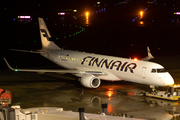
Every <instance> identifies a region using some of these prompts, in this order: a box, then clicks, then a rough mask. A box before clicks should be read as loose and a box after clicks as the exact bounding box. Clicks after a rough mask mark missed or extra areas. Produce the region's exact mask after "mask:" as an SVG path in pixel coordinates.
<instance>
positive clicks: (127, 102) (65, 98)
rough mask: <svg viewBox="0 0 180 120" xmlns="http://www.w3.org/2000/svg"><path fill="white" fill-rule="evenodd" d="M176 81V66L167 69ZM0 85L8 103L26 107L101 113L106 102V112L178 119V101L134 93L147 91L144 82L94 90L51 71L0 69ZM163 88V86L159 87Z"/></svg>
mask: <svg viewBox="0 0 180 120" xmlns="http://www.w3.org/2000/svg"><path fill="white" fill-rule="evenodd" d="M169 72H170V73H171V75H172V76H174V79H175V83H178V81H180V80H179V74H178V73H179V72H180V69H172V70H169ZM0 73H1V74H0V87H1V88H3V89H7V90H10V91H11V92H12V95H13V99H12V105H15V104H16V105H21V107H22V108H29V107H62V108H64V110H72V111H78V108H79V107H84V108H85V112H87V113H99V112H101V104H104V103H106V104H108V108H107V113H108V114H110V115H119V116H122V115H125V116H127V117H134V118H141V119H150V120H174V119H176V120H177V119H180V118H179V117H178V116H177V117H173V115H175V114H180V102H178V101H176V102H171V101H166V100H161V99H155V98H149V97H145V96H138V95H137V92H138V91H139V90H145V91H149V90H150V88H149V87H148V86H147V85H141V84H135V83H129V82H125V81H119V82H110V81H102V84H101V86H100V87H99V88H97V89H88V88H85V87H83V86H81V84H80V82H79V81H78V79H77V78H76V77H74V76H72V75H69V74H65V75H59V74H55V73H46V74H37V73H28V72H14V71H10V70H1V71H0ZM160 89H162V90H165V89H166V88H160Z"/></svg>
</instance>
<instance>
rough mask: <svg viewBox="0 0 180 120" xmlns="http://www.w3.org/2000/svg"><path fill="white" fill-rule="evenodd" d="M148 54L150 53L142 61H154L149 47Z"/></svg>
mask: <svg viewBox="0 0 180 120" xmlns="http://www.w3.org/2000/svg"><path fill="white" fill-rule="evenodd" d="M147 52H148V56H147V57H145V58H143V59H141V60H144V61H147V60H151V59H154V57H153V56H152V54H151V51H150V49H149V47H148V46H147Z"/></svg>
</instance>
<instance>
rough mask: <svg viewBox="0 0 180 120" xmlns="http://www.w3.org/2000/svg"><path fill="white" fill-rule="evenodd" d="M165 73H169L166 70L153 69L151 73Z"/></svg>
mask: <svg viewBox="0 0 180 120" xmlns="http://www.w3.org/2000/svg"><path fill="white" fill-rule="evenodd" d="M156 72H157V73H164V72H167V71H166V70H165V69H164V68H161V69H152V70H151V73H156Z"/></svg>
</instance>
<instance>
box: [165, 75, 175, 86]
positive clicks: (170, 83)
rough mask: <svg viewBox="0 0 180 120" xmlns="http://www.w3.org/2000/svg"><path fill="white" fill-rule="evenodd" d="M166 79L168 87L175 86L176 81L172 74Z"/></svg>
mask: <svg viewBox="0 0 180 120" xmlns="http://www.w3.org/2000/svg"><path fill="white" fill-rule="evenodd" d="M165 79H166V84H167V85H173V84H174V79H173V78H172V76H171V75H170V74H168V75H167V76H165Z"/></svg>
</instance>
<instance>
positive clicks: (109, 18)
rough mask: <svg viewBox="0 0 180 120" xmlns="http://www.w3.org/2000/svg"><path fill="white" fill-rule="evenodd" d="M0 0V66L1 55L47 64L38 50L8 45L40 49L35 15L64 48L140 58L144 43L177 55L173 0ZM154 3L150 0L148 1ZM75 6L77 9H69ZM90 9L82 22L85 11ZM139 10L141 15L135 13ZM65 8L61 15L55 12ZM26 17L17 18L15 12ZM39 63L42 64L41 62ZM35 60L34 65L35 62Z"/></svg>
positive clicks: (18, 61) (179, 5)
mask: <svg viewBox="0 0 180 120" xmlns="http://www.w3.org/2000/svg"><path fill="white" fill-rule="evenodd" d="M97 2H98V1H95V0H76V1H74V0H73V1H72V0H66V1H60V0H59V1H57V0H50V1H42V0H37V1H35V2H32V1H30V2H25V1H23V0H22V1H20V0H19V1H16V2H15V1H12V0H8V1H4V2H2V4H1V5H0V8H1V14H2V15H1V28H2V29H3V32H2V34H1V36H2V37H1V45H0V50H1V52H2V53H1V56H0V57H1V60H0V62H1V66H2V67H1V68H2V69H7V67H6V65H5V62H4V61H3V59H2V58H3V57H6V58H7V60H8V61H9V62H10V63H11V65H12V66H16V65H18V66H20V67H27V66H28V67H34V66H37V65H39V66H43V65H44V66H45V65H51V62H48V60H46V59H45V58H43V57H41V56H40V55H38V54H31V53H22V52H13V51H10V50H9V49H23V50H37V49H41V42H40V36H39V25H38V20H37V18H38V17H42V18H43V19H44V20H45V22H46V24H47V27H48V29H49V31H50V34H51V36H52V38H51V40H52V41H54V42H55V43H56V44H57V45H58V46H59V47H63V48H64V47H65V48H64V49H70V50H78V51H86V52H91V53H98V54H105V55H112V56H118V57H126V58H129V57H132V58H133V57H139V58H142V57H145V56H146V55H147V51H146V47H147V46H149V47H150V49H151V52H152V54H153V55H154V56H155V57H161V56H171V55H179V54H180V43H179V42H180V36H179V28H180V21H179V20H180V16H179V15H176V14H174V13H175V12H178V11H180V9H179V8H180V2H178V0H156V1H153V0H149V3H148V0H126V1H125V2H124V1H122V0H103V1H100V5H98V4H97ZM152 2H153V3H152ZM74 9H76V10H77V12H73V10H74ZM87 11H88V12H89V22H88V24H86V17H85V12H87ZM140 11H144V12H143V16H142V17H140V15H139V14H140ZM59 12H65V13H66V15H65V16H60V15H58V13H59ZM20 15H28V16H31V18H32V19H30V20H26V21H24V20H20V19H19V18H18V16H20ZM42 61H43V62H42ZM38 63H39V64H38Z"/></svg>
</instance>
